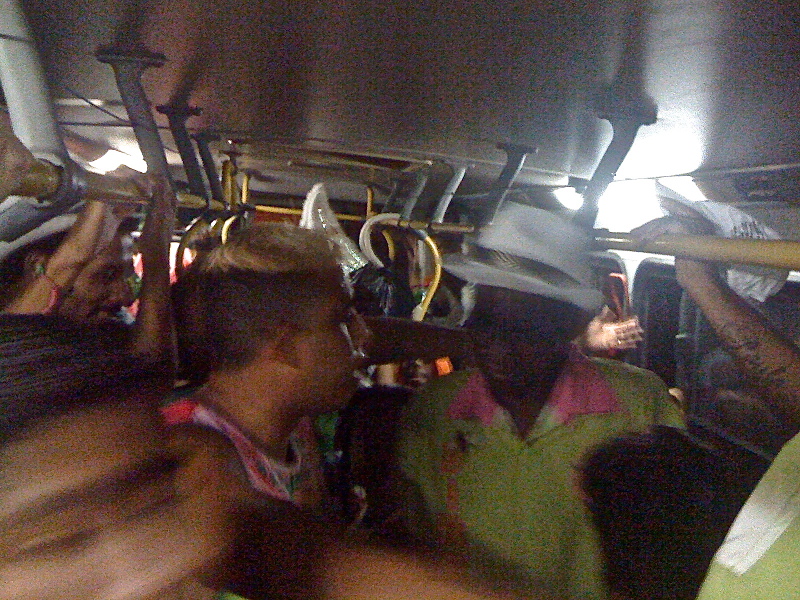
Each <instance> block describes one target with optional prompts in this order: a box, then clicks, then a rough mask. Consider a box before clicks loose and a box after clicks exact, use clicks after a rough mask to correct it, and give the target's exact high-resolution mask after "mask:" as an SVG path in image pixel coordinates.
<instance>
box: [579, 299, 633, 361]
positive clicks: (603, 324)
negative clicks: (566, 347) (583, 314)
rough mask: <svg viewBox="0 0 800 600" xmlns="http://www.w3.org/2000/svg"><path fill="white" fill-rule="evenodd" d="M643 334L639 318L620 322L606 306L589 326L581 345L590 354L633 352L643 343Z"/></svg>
mask: <svg viewBox="0 0 800 600" xmlns="http://www.w3.org/2000/svg"><path fill="white" fill-rule="evenodd" d="M642 333H643V330H642V328H641V327H640V326H639V319H638V318H637V317H631V318H629V319H625V320H623V321H620V320H618V319H617V316H616V315H615V314H614V312H613V311H612V310H611V309H610V308H609V307H608V306H604V307H603V310H602V311H601V312H600V314H599V315H597V316H596V317H595V318H594V319H592V320H591V321H590V322H589V325H587V327H586V331H585V332H584V334H583V336H582V339H581V343H582V345H583V347H584V349H586V350H588V351H589V352H604V351H606V350H631V349H633V348H635V347H636V344H637V343H638V342H640V341H642Z"/></svg>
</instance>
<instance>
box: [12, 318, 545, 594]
mask: <svg viewBox="0 0 800 600" xmlns="http://www.w3.org/2000/svg"><path fill="white" fill-rule="evenodd" d="M109 332H110V328H97V327H92V326H86V325H76V324H74V323H70V322H67V321H64V320H63V319H60V318H58V317H56V316H46V315H0V481H2V482H3V485H2V486H0V549H2V552H0V597H2V598H8V599H12V598H13V599H14V600H214V599H216V598H217V597H218V594H217V591H216V590H217V589H219V588H220V587H221V586H226V587H231V588H235V589H242V590H246V591H247V592H248V596H249V597H250V598H253V599H254V600H262V599H264V600H265V599H267V598H297V599H299V598H304V599H305V598H308V599H320V600H323V599H330V600H345V599H351V600H359V599H366V598H370V599H373V598H378V599H386V600H394V599H397V600H400V599H401V598H410V597H414V598H430V599H432V600H440V599H441V600H444V599H448V600H481V599H483V600H511V598H512V597H511V596H509V595H501V594H494V593H491V592H488V591H485V589H484V587H483V586H482V585H480V584H479V583H477V582H475V581H474V580H471V579H468V578H466V577H465V576H464V575H463V574H461V573H459V571H458V569H456V568H454V567H452V566H447V565H441V564H438V563H436V562H435V561H432V560H429V559H426V558H420V557H418V556H413V555H409V554H400V553H398V552H391V551H388V550H381V549H378V548H368V547H365V546H358V545H347V544H344V543H342V542H341V541H339V540H337V539H336V538H334V537H332V536H329V535H327V534H326V533H325V531H324V530H322V529H321V528H319V527H318V526H316V524H315V523H314V522H313V521H307V520H303V518H302V515H298V516H296V518H295V519H293V520H291V521H282V522H280V521H275V520H274V519H272V517H271V516H269V515H267V517H268V518H267V519H266V520H265V519H263V518H262V516H261V515H259V514H258V513H257V512H250V513H248V514H243V512H242V507H241V505H239V503H238V500H237V494H236V492H235V491H234V488H236V486H238V485H239V481H238V480H237V478H236V477H232V476H231V469H230V467H229V464H230V460H232V459H233V456H235V450H233V449H232V448H230V445H229V443H228V441H227V440H226V439H225V438H224V436H221V435H218V434H217V433H215V432H212V431H208V432H206V433H207V436H206V439H204V440H202V442H201V441H200V440H198V439H197V437H196V433H197V432H194V433H195V439H196V440H197V443H196V444H194V445H187V444H185V443H182V444H179V445H175V444H172V443H170V442H169V441H168V440H169V435H168V434H171V433H172V432H173V431H174V429H169V430H167V429H165V427H164V425H163V422H162V419H161V417H160V414H159V412H158V409H157V407H158V406H159V404H160V401H161V397H162V396H163V394H164V393H166V392H167V390H168V388H169V387H170V383H171V381H170V380H169V379H167V378H165V377H164V376H163V373H162V372H160V371H153V370H152V366H151V365H150V364H148V363H144V362H142V361H139V360H136V359H135V357H133V356H131V355H130V353H129V352H128V350H127V349H126V348H125V347H124V346H123V345H120V344H119V343H118V340H117V339H116V338H115V337H114V336H113V335H110V333H109ZM234 460H235V459H234ZM267 523H269V524H271V526H270V527H266V526H265V524H267ZM290 531H291V533H292V534H293V535H292V537H291V538H290V537H287V535H288V533H289V532H290ZM531 598H546V597H544V596H537V597H533V596H531Z"/></svg>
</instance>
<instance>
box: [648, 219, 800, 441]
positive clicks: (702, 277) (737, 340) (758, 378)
mask: <svg viewBox="0 0 800 600" xmlns="http://www.w3.org/2000/svg"><path fill="white" fill-rule="evenodd" d="M632 233H635V234H637V235H639V236H641V237H642V238H653V237H656V236H658V235H661V234H664V233H673V234H703V233H707V229H705V228H704V225H703V223H702V222H698V221H697V220H696V219H690V220H687V219H685V218H684V219H679V218H677V217H666V218H664V219H659V220H658V221H657V222H651V223H649V224H646V225H644V226H642V227H641V228H639V229H638V230H634V231H633V232H632ZM675 273H676V276H677V278H678V283H680V284H681V286H682V287H683V289H684V290H686V292H687V293H688V294H689V296H690V297H691V298H692V300H694V302H695V303H696V304H697V306H698V307H699V308H700V310H702V311H703V315H705V317H706V320H707V321H708V322H709V324H710V325H711V327H713V329H714V331H715V332H716V334H717V336H718V337H719V339H720V340H721V341H722V343H723V344H724V345H725V347H726V348H727V349H728V350H729V351H730V352H731V353H732V354H733V356H734V358H735V359H736V360H737V362H738V363H739V365H740V366H741V368H742V369H743V370H744V372H745V374H746V375H747V376H749V377H750V378H751V380H752V381H753V382H754V383H755V384H756V385H758V386H759V387H760V388H761V390H762V391H763V392H764V397H765V399H766V400H768V401H769V402H770V404H771V406H772V408H774V409H775V410H776V411H778V412H779V414H781V415H783V416H785V417H786V418H788V419H790V420H791V422H792V424H793V425H794V427H795V428H796V429H797V430H800V349H798V347H797V346H796V345H795V344H793V343H792V342H791V341H790V340H788V339H786V338H785V337H784V336H782V335H781V334H780V333H779V332H777V331H775V330H774V329H773V328H772V327H771V326H770V325H769V324H768V323H767V322H766V320H765V319H764V317H763V316H762V315H761V314H759V313H758V311H756V310H755V309H753V308H752V307H751V306H750V305H749V304H747V302H745V301H744V300H743V299H742V298H740V297H739V296H738V295H736V294H735V293H734V292H733V291H732V290H731V289H730V288H729V287H728V286H727V285H726V284H725V283H723V282H722V280H721V279H720V278H719V276H718V274H717V269H716V268H715V267H714V265H713V264H711V263H705V262H700V261H694V260H688V259H682V258H677V259H676V260H675Z"/></svg>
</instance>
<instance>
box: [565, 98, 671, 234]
mask: <svg viewBox="0 0 800 600" xmlns="http://www.w3.org/2000/svg"><path fill="white" fill-rule="evenodd" d="M597 116H598V117H599V118H601V119H605V120H606V121H608V122H609V123H611V129H612V137H611V142H610V143H609V144H608V147H607V148H606V151H605V153H604V154H603V158H602V159H600V163H599V164H598V165H597V168H596V169H595V171H594V174H593V175H592V178H591V179H590V180H589V183H587V184H586V189H585V190H584V191H583V205H582V206H581V207H580V208H579V209H578V210H577V212H576V213H575V216H574V217H573V222H574V223H576V224H577V225H580V226H581V227H584V228H586V229H591V228H592V227H594V222H595V221H596V220H597V210H598V200H600V196H602V195H603V193H604V192H605V191H606V188H608V185H609V184H610V183H611V182H612V181H614V177H615V176H616V174H617V169H619V167H620V165H621V164H622V161H623V160H625V157H626V156H627V155H628V152H629V151H630V149H631V146H632V145H633V141H634V139H636V133H637V132H638V131H639V127H641V126H643V125H652V124H653V123H655V122H656V119H657V117H658V107H657V106H656V103H655V101H654V100H653V99H652V98H650V97H649V96H646V95H635V96H630V95H629V94H628V95H625V94H618V93H617V92H616V91H615V90H614V89H610V90H609V91H608V92H607V93H606V94H605V95H604V96H603V97H602V98H601V99H600V101H599V102H598V110H597Z"/></svg>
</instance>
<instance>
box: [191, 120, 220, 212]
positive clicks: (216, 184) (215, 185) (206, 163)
mask: <svg viewBox="0 0 800 600" xmlns="http://www.w3.org/2000/svg"><path fill="white" fill-rule="evenodd" d="M192 139H194V141H195V143H196V144H197V151H198V152H199V153H200V160H201V161H202V163H203V170H204V171H205V172H206V180H208V185H209V187H210V188H211V198H213V199H214V201H215V202H219V203H220V204H224V203H225V193H224V192H223V191H222V183H221V182H220V178H219V174H218V173H217V165H216V164H215V163H214V155H213V154H211V148H210V147H209V145H208V144H209V142H216V141H217V140H219V139H220V138H219V136H218V135H217V134H215V133H212V132H211V131H208V130H206V131H201V132H200V133H198V134H197V135H193V136H192Z"/></svg>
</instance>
